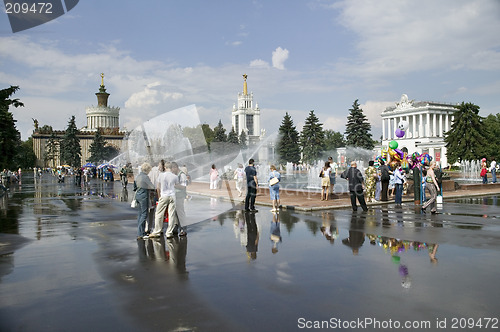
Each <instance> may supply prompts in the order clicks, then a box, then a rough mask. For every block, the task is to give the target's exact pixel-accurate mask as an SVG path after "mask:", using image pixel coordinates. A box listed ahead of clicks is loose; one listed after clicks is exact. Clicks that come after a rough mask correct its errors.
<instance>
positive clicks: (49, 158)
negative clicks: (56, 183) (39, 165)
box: [43, 128, 59, 167]
mask: <svg viewBox="0 0 500 332" xmlns="http://www.w3.org/2000/svg"><path fill="white" fill-rule="evenodd" d="M51 132H52V134H51V135H50V137H49V139H48V140H47V144H45V151H44V154H43V160H44V163H45V165H44V166H50V167H56V166H57V165H56V157H57V156H58V155H59V140H58V139H57V136H56V134H55V133H54V132H53V131H52V128H51Z"/></svg>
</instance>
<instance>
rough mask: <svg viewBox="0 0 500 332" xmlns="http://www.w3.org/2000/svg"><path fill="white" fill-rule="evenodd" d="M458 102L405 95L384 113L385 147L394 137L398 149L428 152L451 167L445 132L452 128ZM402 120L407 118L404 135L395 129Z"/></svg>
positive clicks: (433, 157)
mask: <svg viewBox="0 0 500 332" xmlns="http://www.w3.org/2000/svg"><path fill="white" fill-rule="evenodd" d="M457 105H458V104H445V103H436V102H428V101H418V102H416V101H413V100H408V96H407V95H405V94H403V95H402V96H401V100H400V102H399V103H396V105H395V106H390V107H387V108H386V109H385V111H383V112H382V114H381V117H382V146H388V145H389V142H390V141H392V140H395V141H397V142H398V144H399V149H401V148H402V147H406V148H407V149H408V153H409V154H411V153H413V152H418V153H420V154H422V153H428V154H429V155H430V156H431V157H432V160H435V161H437V162H439V163H440V165H441V166H442V167H446V166H448V158H447V157H446V147H445V142H444V133H445V132H446V131H448V130H450V129H451V124H452V122H453V113H454V112H455V111H456V106H457ZM402 120H406V121H408V124H409V126H408V129H407V130H406V131H405V135H404V136H403V137H401V138H399V137H397V136H396V129H397V128H398V125H399V123H400V122H401V121H402Z"/></svg>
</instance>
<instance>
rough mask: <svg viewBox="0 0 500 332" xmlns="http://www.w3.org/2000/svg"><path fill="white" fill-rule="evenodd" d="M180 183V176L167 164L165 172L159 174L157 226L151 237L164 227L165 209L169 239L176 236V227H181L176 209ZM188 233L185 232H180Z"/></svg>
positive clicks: (158, 234)
mask: <svg viewBox="0 0 500 332" xmlns="http://www.w3.org/2000/svg"><path fill="white" fill-rule="evenodd" d="M178 184H179V178H178V177H177V175H175V174H174V173H172V171H171V165H170V164H169V163H168V164H166V165H165V172H163V173H160V175H159V176H158V186H157V191H158V196H159V197H160V199H159V200H158V205H157V206H156V213H155V228H154V230H153V232H152V233H151V234H150V235H149V237H159V236H160V234H161V231H162V229H163V218H164V215H165V210H166V209H168V227H167V231H166V233H165V235H166V237H167V239H170V238H173V237H174V231H175V230H176V228H180V224H179V218H178V217H177V212H176V209H175V187H176V186H177V185H178ZM179 235H181V236H183V235H186V234H185V232H181V234H179Z"/></svg>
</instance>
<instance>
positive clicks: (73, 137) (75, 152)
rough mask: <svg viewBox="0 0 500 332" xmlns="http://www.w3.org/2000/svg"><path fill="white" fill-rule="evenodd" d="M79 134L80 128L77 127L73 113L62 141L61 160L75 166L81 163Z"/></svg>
mask: <svg viewBox="0 0 500 332" xmlns="http://www.w3.org/2000/svg"><path fill="white" fill-rule="evenodd" d="M77 135H78V129H77V128H76V124H75V116H74V115H73V116H72V117H71V119H70V120H69V122H68V128H67V129H66V132H65V133H64V137H63V139H62V142H61V162H63V163H67V164H69V165H70V166H74V167H78V166H80V165H81V156H82V149H81V147H80V139H79V138H78V136H77Z"/></svg>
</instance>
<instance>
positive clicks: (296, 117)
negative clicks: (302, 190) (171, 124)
mask: <svg viewBox="0 0 500 332" xmlns="http://www.w3.org/2000/svg"><path fill="white" fill-rule="evenodd" d="M499 31H500V1H499V0H440V1H435V0H418V1H417V0H399V1H393V0H374V1H369V0H346V1H335V0H330V1H328V0H293V1H290V0H276V1H273V0H265V1H264V0H262V1H258V0H255V1H251V0H248V1H236V0H227V1H226V0H214V1H206V0H191V1H190V0H183V1H180V0H178V1H173V0H147V1H127V0H120V1H117V0H106V1H97V0H82V1H79V3H78V4H77V5H76V7H74V8H73V9H72V10H71V11H69V12H67V13H66V14H65V15H63V16H60V17H59V18H57V19H55V20H53V21H50V22H48V23H45V24H43V25H39V26H37V27H34V28H31V29H28V30H24V31H21V32H17V33H13V32H12V30H11V27H10V24H9V20H8V17H7V14H6V13H5V11H3V12H2V13H0V89H3V88H7V87H9V86H11V85H17V86H19V87H20V90H19V91H18V92H17V93H16V94H15V95H14V97H15V98H19V99H20V100H21V101H22V102H23V103H24V105H25V107H22V108H17V109H15V108H12V109H11V111H12V112H13V114H14V118H15V119H16V120H17V128H18V130H19V131H20V132H21V135H22V139H23V140H26V139H27V138H29V136H30V135H31V133H32V131H33V120H32V119H37V120H38V122H39V124H40V126H43V125H50V126H52V127H53V128H54V129H59V130H63V129H65V128H66V127H67V124H68V121H69V119H70V118H71V116H72V115H75V117H76V123H77V126H78V127H79V128H80V127H83V126H85V125H86V116H85V108H86V107H88V106H93V105H96V104H97V99H96V96H95V93H96V92H98V89H99V85H100V84H101V77H100V73H101V72H102V73H104V75H105V77H104V84H105V86H106V89H107V92H108V93H110V97H109V102H108V104H109V105H110V106H117V107H120V109H121V110H120V126H121V127H123V128H126V129H128V130H132V129H133V128H135V127H136V126H137V125H139V124H141V123H143V122H145V121H148V120H149V119H151V118H152V117H154V116H157V115H160V114H162V113H165V112H168V111H171V110H174V109H177V108H180V107H185V106H188V105H191V104H195V105H196V107H197V109H198V112H199V117H200V121H201V122H202V123H208V124H209V125H210V126H211V127H214V126H215V125H216V124H217V123H218V121H219V119H220V120H221V121H222V123H223V124H224V126H225V127H226V129H227V130H229V129H230V126H231V111H232V107H233V104H235V103H236V102H237V95H238V93H240V92H242V91H243V77H242V75H243V74H247V75H248V79H247V83H248V90H249V92H253V95H254V102H256V103H258V105H259V107H260V109H261V128H265V129H266V133H269V134H271V133H273V132H276V131H277V130H278V128H279V125H280V124H281V121H282V120H283V117H284V115H285V113H286V112H288V113H289V114H290V115H291V116H292V119H293V121H294V124H295V125H296V126H297V129H298V130H301V129H302V126H303V124H304V121H305V119H306V117H307V116H308V113H309V111H311V110H314V112H315V114H316V115H317V116H318V118H319V120H320V122H321V123H322V124H323V128H324V129H332V130H335V131H339V132H341V133H344V131H345V124H346V123H347V116H348V115H349V109H350V108H351V107H352V105H353V103H354V101H355V100H358V102H359V104H360V105H361V108H362V109H363V112H364V114H365V115H366V116H367V118H368V121H369V122H370V124H371V127H372V131H371V133H372V137H373V138H374V139H379V138H380V135H381V131H382V130H381V126H382V120H381V116H380V114H381V112H382V111H383V110H384V109H385V108H386V107H387V106H394V105H395V103H396V102H399V100H400V98H401V95H402V94H407V95H408V98H409V99H410V100H415V101H434V102H444V103H450V104H455V103H461V102H472V103H474V104H476V105H478V106H479V107H480V109H481V112H480V114H481V115H483V116H487V115H488V114H497V113H500V103H499V102H498V97H499V96H500V34H499Z"/></svg>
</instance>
